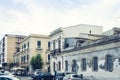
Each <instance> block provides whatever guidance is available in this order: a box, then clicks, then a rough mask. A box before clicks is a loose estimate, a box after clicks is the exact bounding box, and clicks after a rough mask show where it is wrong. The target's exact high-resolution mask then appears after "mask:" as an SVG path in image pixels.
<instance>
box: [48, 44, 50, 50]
mask: <svg viewBox="0 0 120 80" xmlns="http://www.w3.org/2000/svg"><path fill="white" fill-rule="evenodd" d="M48 49H49V50H50V42H48Z"/></svg>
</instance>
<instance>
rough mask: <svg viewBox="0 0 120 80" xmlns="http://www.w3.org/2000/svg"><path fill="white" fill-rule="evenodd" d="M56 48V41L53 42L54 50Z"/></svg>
mask: <svg viewBox="0 0 120 80" xmlns="http://www.w3.org/2000/svg"><path fill="white" fill-rule="evenodd" d="M54 49H55V41H54V42H53V50H54Z"/></svg>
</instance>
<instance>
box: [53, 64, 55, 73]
mask: <svg viewBox="0 0 120 80" xmlns="http://www.w3.org/2000/svg"><path fill="white" fill-rule="evenodd" d="M53 70H54V71H55V62H54V63H53Z"/></svg>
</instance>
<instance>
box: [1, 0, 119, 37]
mask: <svg viewBox="0 0 120 80" xmlns="http://www.w3.org/2000/svg"><path fill="white" fill-rule="evenodd" d="M119 22H120V0H0V35H3V34H9V33H13V34H14V33H15V34H30V33H35V34H46V35H49V34H50V32H51V31H53V30H55V29H57V28H59V27H63V28H64V27H68V26H73V25H77V24H90V25H99V26H103V31H106V30H109V29H111V28H113V27H120V23H119Z"/></svg>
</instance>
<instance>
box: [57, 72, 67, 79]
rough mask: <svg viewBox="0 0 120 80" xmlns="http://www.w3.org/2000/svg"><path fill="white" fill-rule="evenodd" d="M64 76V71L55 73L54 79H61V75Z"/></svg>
mask: <svg viewBox="0 0 120 80" xmlns="http://www.w3.org/2000/svg"><path fill="white" fill-rule="evenodd" d="M64 76H65V73H57V74H56V75H55V79H56V80H63V77H64Z"/></svg>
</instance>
